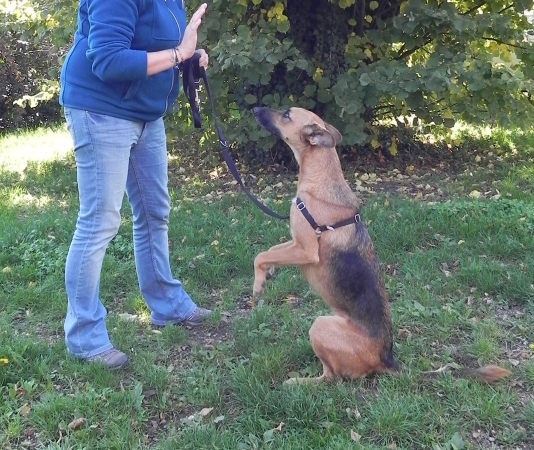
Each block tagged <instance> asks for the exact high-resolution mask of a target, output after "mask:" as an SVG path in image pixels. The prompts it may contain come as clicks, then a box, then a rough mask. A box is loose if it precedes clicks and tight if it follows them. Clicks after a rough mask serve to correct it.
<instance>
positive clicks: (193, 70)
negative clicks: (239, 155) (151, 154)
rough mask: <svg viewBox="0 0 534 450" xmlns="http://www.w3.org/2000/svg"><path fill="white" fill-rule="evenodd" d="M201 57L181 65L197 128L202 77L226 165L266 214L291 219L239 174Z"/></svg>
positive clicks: (199, 122)
mask: <svg viewBox="0 0 534 450" xmlns="http://www.w3.org/2000/svg"><path fill="white" fill-rule="evenodd" d="M199 58H200V55H199V54H198V53H195V54H194V55H193V57H192V58H190V59H188V60H186V61H184V62H183V63H182V67H181V70H182V75H183V88H184V93H185V95H186V97H187V98H188V100H189V105H190V106H191V113H192V116H193V123H194V125H195V128H202V116H201V114H200V99H199V97H198V89H199V87H200V80H201V79H202V80H203V81H204V86H205V87H206V94H207V95H208V99H209V101H210V105H211V111H212V114H213V121H214V122H215V129H216V130H217V135H218V137H219V143H220V144H221V150H222V154H223V158H224V160H225V162H226V165H227V166H228V169H229V170H230V173H231V174H232V175H233V176H234V178H235V179H236V181H237V182H238V183H239V185H240V186H241V189H242V190H243V191H244V192H245V194H247V196H248V197H249V198H250V199H251V200H252V202H253V203H254V204H255V205H256V206H257V207H258V208H260V209H261V210H262V211H263V212H264V213H265V214H267V215H269V216H271V217H274V218H276V219H289V216H281V215H280V214H278V213H276V212H274V211H273V210H272V209H271V208H269V207H268V206H267V205H265V204H264V203H262V202H261V201H260V200H258V199H257V198H256V197H255V196H254V195H253V194H252V193H251V192H250V191H249V190H248V189H247V188H246V186H245V183H243V179H242V178H241V175H240V174H239V170H237V167H236V165H235V163H234V160H233V159H232V157H231V156H230V153H229V151H228V142H227V141H226V138H225V137H224V133H223V131H222V128H221V126H220V124H219V119H218V118H217V114H216V112H215V103H214V102H213V96H212V94H211V86H210V82H209V80H208V75H207V74H206V71H205V70H204V67H200V66H199V64H198V60H199Z"/></svg>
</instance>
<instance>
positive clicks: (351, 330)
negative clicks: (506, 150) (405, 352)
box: [288, 316, 387, 384]
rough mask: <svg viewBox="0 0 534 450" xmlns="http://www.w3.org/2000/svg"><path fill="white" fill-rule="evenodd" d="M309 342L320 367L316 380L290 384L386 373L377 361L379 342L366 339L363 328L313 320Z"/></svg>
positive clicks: (322, 318) (334, 318)
mask: <svg viewBox="0 0 534 450" xmlns="http://www.w3.org/2000/svg"><path fill="white" fill-rule="evenodd" d="M310 341H311V344H312V347H313V351H314V352H315V354H316V355H317V357H318V358H319V359H320V360H321V362H322V364H323V374H322V375H321V376H320V377H317V378H310V379H306V378H304V379H302V378H296V379H291V381H289V380H288V382H289V383H290V384H295V383H302V382H308V380H309V381H321V380H333V379H337V378H342V379H345V378H350V379H358V378H362V377H365V376H367V375H371V374H373V373H382V372H386V371H387V370H386V369H385V367H384V364H383V363H382V361H381V359H380V350H381V348H382V345H383V344H382V342H381V340H380V339H373V338H371V337H369V335H368V333H367V331H366V330H365V329H364V328H363V327H361V326H360V325H358V324H356V323H355V322H353V321H352V320H350V319H347V318H345V317H341V316H320V317H317V319H315V322H314V323H313V325H312V327H311V328H310Z"/></svg>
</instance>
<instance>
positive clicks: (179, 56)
mask: <svg viewBox="0 0 534 450" xmlns="http://www.w3.org/2000/svg"><path fill="white" fill-rule="evenodd" d="M174 55H175V59H176V65H177V66H178V65H179V64H181V63H183V62H184V56H183V55H182V52H181V50H180V46H179V45H178V46H176V47H174Z"/></svg>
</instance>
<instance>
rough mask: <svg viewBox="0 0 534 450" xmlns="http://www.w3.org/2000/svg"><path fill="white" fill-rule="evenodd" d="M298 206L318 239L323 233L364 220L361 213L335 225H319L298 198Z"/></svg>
mask: <svg viewBox="0 0 534 450" xmlns="http://www.w3.org/2000/svg"><path fill="white" fill-rule="evenodd" d="M296 205H297V209H298V210H299V211H300V212H301V213H302V215H303V216H304V217H305V218H306V220H307V221H308V223H309V224H310V225H311V227H312V228H313V230H314V231H315V234H316V235H317V239H319V238H320V237H321V234H322V233H323V231H334V230H335V229H336V228H341V227H344V226H345V225H352V224H353V223H354V224H357V223H359V222H361V220H362V218H361V217H360V213H356V214H354V216H353V217H349V218H348V219H344V220H340V221H339V222H336V223H334V224H333V225H318V224H317V222H316V221H315V219H314V218H313V216H312V215H311V214H310V212H309V211H308V209H307V208H306V204H305V203H304V202H303V201H302V200H301V199H300V198H299V197H297V198H296Z"/></svg>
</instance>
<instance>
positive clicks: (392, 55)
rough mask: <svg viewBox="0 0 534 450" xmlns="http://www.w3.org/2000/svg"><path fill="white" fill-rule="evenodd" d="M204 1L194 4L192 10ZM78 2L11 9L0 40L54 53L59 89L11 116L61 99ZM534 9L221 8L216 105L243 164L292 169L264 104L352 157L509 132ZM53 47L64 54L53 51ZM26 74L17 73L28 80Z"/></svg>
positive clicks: (254, 2)
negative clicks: (488, 130) (293, 112)
mask: <svg viewBox="0 0 534 450" xmlns="http://www.w3.org/2000/svg"><path fill="white" fill-rule="evenodd" d="M202 1H203V0H191V1H189V2H187V4H188V8H189V9H190V11H193V10H194V9H195V8H196V7H197V6H198V5H199V4H200V3H201V2H202ZM76 5H77V1H76V0H37V1H32V2H30V1H29V0H18V1H16V2H13V1H8V0H0V16H1V17H0V18H1V19H2V21H0V31H1V32H7V33H8V34H7V35H8V36H10V35H11V36H13V37H14V38H15V39H22V40H23V41H24V42H27V43H28V44H27V45H37V46H38V47H37V48H38V49H40V50H42V49H43V46H45V47H46V48H48V49H50V51H51V52H52V53H48V54H47V55H48V59H49V61H48V62H49V65H48V66H47V67H46V70H44V72H43V70H42V69H39V70H37V71H36V74H35V76H34V79H35V80H36V81H37V80H39V82H40V80H43V79H45V78H47V79H48V80H49V81H50V80H51V84H50V83H48V85H47V86H48V87H47V88H46V89H45V92H46V94H43V93H42V92H43V90H41V93H39V89H40V86H38V84H39V82H36V83H34V84H32V85H30V84H28V83H26V84H25V86H26V88H27V89H26V90H23V89H18V90H15V91H14V94H13V95H14V96H15V98H14V99H13V100H11V101H10V103H9V102H8V103H6V105H7V106H5V108H11V104H12V102H13V101H14V100H17V99H18V100H19V103H20V104H21V105H23V106H28V105H30V106H31V105H32V104H35V103H36V102H39V101H41V100H46V99H49V98H52V97H53V95H55V94H56V93H57V88H58V85H57V71H58V69H59V65H60V64H59V63H60V61H61V55H62V54H64V51H65V50H64V49H65V46H66V45H67V44H68V42H70V40H71V38H72V35H73V33H74V30H75V18H76ZM529 7H531V3H530V2H529V1H528V0H520V1H517V2H513V3H509V2H505V1H504V0H488V1H483V2H480V3H477V2H474V1H473V0H455V1H451V2H438V1H437V0H365V1H362V2H356V1H355V0H317V1H314V2H300V1H297V0H286V1H284V2H282V1H277V0H263V1H262V0H239V1H230V0H214V1H212V2H210V4H209V8H208V12H207V14H206V16H205V18H204V21H203V22H204V23H203V25H202V27H201V31H200V33H201V36H200V43H201V45H203V46H204V47H206V48H207V49H208V51H209V53H210V55H211V67H210V70H209V72H210V78H211V82H212V87H213V92H214V94H215V95H216V96H217V107H218V110H219V113H220V114H221V119H222V121H223V122H224V124H225V126H224V128H225V131H226V134H227V137H228V138H229V141H230V142H232V144H233V146H234V147H235V148H236V151H237V152H238V153H239V156H240V157H241V159H242V161H244V162H249V163H257V164H258V163H266V162H267V163H271V162H275V163H277V162H283V163H287V162H288V161H290V160H291V158H290V157H288V152H287V149H286V148H285V147H284V146H283V145H282V144H281V143H277V142H276V140H275V139H274V138H273V137H272V136H270V135H268V134H267V132H266V131H265V130H261V129H260V128H259V127H258V126H257V124H256V123H255V121H254V118H253V117H252V114H251V113H250V109H251V108H252V107H253V106H256V105H267V106H271V107H274V108H286V107H288V106H291V105H298V106H301V107H304V108H308V109H312V110H314V111H316V112H317V113H318V114H319V115H320V116H321V117H323V118H324V119H325V120H327V121H329V122H331V123H332V124H334V125H335V126H336V127H337V128H339V130H340V131H341V132H342V134H343V137H344V144H345V145H346V149H345V150H348V151H351V150H352V149H353V148H354V146H356V145H363V144H366V143H367V144H370V145H371V147H372V148H374V149H381V150H384V151H389V153H391V154H393V155H395V154H396V153H397V152H398V151H399V147H398V146H397V142H399V141H400V140H402V139H403V135H402V133H400V132H399V135H398V136H397V135H396V134H389V136H387V137H384V136H381V131H380V126H383V125H384V124H385V123H389V124H393V125H394V126H395V128H396V129H400V128H402V127H407V126H412V125H418V126H426V125H428V126H431V125H442V126H445V127H449V128H450V127H451V126H453V125H454V123H455V122H456V121H457V120H460V119H461V120H465V121H468V122H478V123H480V122H482V123H491V124H503V125H506V124H507V123H509V122H510V121H512V122H515V123H521V122H522V121H527V120H530V119H531V118H532V104H531V98H530V96H531V93H532V83H533V82H532V80H533V79H534V64H533V63H534V52H533V47H532V45H531V44H529V43H527V42H526V41H525V40H524V33H525V30H527V29H528V28H529V24H528V22H527V20H526V18H525V17H524V15H523V11H524V10H526V9H528V8H529ZM50 45H53V46H54V48H55V49H57V48H59V49H61V50H59V51H55V53H54V51H52V50H53V49H51V48H50V47H49V46H50ZM8 53H9V51H8ZM6 61H7V62H6ZM18 61H19V59H17V64H19V65H20V64H21V63H20V62H18ZM9 64H11V66H12V65H13V64H14V63H13V61H11V62H9V58H5V57H4V58H3V59H1V60H0V72H2V73H3V72H6V73H7V72H9V67H11V66H10V65H9ZM27 67H28V66H27V64H26V65H24V66H23V67H22V69H23V70H19V71H18V72H15V73H24V74H25V73H26V72H28V71H27V70H25V69H26V68H27ZM6 69H7V70H6ZM47 72H48V73H47ZM0 78H2V77H0ZM4 79H5V80H8V79H9V77H7V78H4ZM4 83H6V81H4ZM15 83H20V82H19V81H17V82H14V81H12V80H11V81H7V85H8V86H10V85H14V84H15ZM206 109H207V105H206ZM167 124H168V129H169V135H170V138H171V140H172V139H173V138H175V137H180V136H183V133H184V132H185V131H186V130H189V131H190V129H191V121H190V120H189V112H188V107H187V104H186V102H184V98H183V97H182V98H181V99H180V101H179V104H178V105H177V108H176V110H175V113H174V114H172V115H170V116H169V117H167ZM205 128H206V129H207V130H208V131H207V132H206V133H204V135H202V136H201V141H202V142H211V140H212V138H214V133H213V132H211V131H210V130H213V127H211V126H210V125H209V124H208V123H206V124H205ZM404 136H405V135H404ZM270 148H274V150H273V151H271V152H270V153H266V152H265V150H266V149H270ZM400 150H402V148H400Z"/></svg>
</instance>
